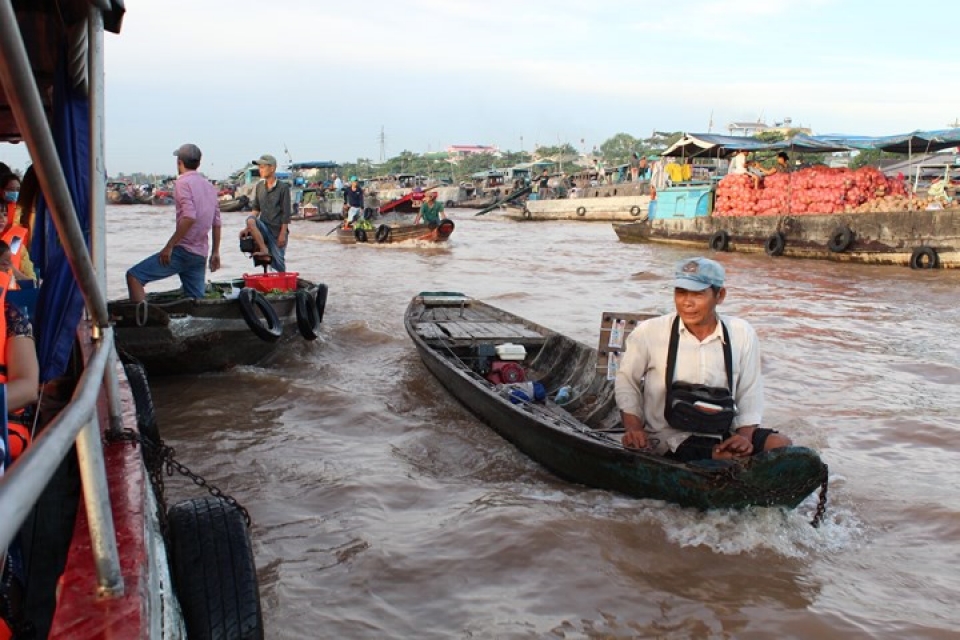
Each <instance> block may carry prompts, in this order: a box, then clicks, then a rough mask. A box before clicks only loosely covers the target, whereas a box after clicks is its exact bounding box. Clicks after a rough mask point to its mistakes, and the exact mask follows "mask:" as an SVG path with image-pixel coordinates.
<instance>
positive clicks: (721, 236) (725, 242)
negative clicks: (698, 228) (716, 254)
mask: <svg viewBox="0 0 960 640" xmlns="http://www.w3.org/2000/svg"><path fill="white" fill-rule="evenodd" d="M729 247H730V234H729V233H727V232H726V231H724V230H723V229H721V230H720V231H717V232H716V233H715V234H713V235H712V236H710V248H711V249H713V250H714V251H726V250H727V249H728V248H729Z"/></svg>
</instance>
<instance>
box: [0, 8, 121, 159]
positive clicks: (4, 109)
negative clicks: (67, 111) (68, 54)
mask: <svg viewBox="0 0 960 640" xmlns="http://www.w3.org/2000/svg"><path fill="white" fill-rule="evenodd" d="M91 5H93V6H96V7H98V8H100V9H101V10H102V13H103V28H104V29H106V30H107V31H110V32H112V33H119V32H120V26H121V23H122V22H123V14H124V11H125V9H124V6H123V0H14V2H13V10H14V13H15V14H16V16H17V24H18V25H19V27H20V33H21V34H22V36H23V42H24V45H26V48H27V57H29V58H30V66H31V68H32V69H33V76H34V78H35V79H36V82H37V88H38V89H39V90H40V97H41V100H43V106H44V109H45V111H46V112H47V114H48V115H49V113H50V99H51V98H50V96H51V95H52V87H53V80H54V72H55V71H56V68H57V55H58V54H59V53H60V49H59V48H58V47H56V46H50V43H51V42H59V41H60V40H61V39H63V38H64V34H66V33H67V32H68V31H70V30H71V29H73V27H74V26H75V25H77V24H81V23H82V22H83V21H84V20H86V18H87V15H88V14H89V11H90V6H91ZM84 34H85V32H84ZM76 46H82V47H83V48H84V50H85V49H86V40H85V39H84V40H82V42H81V41H79V40H77V45H76ZM81 53H82V51H81ZM74 57H75V58H77V59H85V57H84V56H78V55H74ZM85 73H86V70H85V69H84V70H83V74H82V77H77V78H75V79H76V80H77V81H78V84H80V85H82V86H83V87H84V89H85V87H86V75H85ZM22 140H23V136H22V133H21V131H20V129H19V127H18V126H17V123H16V120H15V119H14V117H13V111H12V109H11V107H10V101H9V100H8V98H7V94H6V91H5V90H4V89H3V87H2V85H0V141H6V142H20V141H22Z"/></svg>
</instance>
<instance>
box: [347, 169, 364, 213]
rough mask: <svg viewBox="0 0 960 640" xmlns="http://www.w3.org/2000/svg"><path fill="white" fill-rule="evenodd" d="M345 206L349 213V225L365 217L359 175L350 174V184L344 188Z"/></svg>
mask: <svg viewBox="0 0 960 640" xmlns="http://www.w3.org/2000/svg"><path fill="white" fill-rule="evenodd" d="M343 208H344V210H345V211H346V214H347V221H346V224H347V225H350V224H352V223H353V222H355V221H356V220H357V219H362V218H363V189H361V188H360V182H359V181H358V180H357V176H350V186H349V187H347V188H346V189H344V190H343Z"/></svg>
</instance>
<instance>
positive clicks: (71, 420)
mask: <svg viewBox="0 0 960 640" xmlns="http://www.w3.org/2000/svg"><path fill="white" fill-rule="evenodd" d="M113 352H114V349H113V329H111V328H107V329H105V330H104V331H103V333H102V337H101V340H100V343H99V344H98V345H97V347H96V351H95V352H94V354H93V355H92V356H91V357H90V359H89V361H88V362H87V365H86V367H85V368H84V371H83V374H82V375H81V376H80V380H79V381H78V383H77V388H76V390H75V391H74V393H73V397H72V398H71V399H70V403H69V404H68V405H67V407H66V408H65V409H64V410H63V411H61V412H60V414H59V415H57V417H56V418H54V419H53V421H52V422H51V423H50V424H49V425H47V427H46V428H45V429H44V430H43V431H42V432H40V435H38V436H37V439H36V440H35V441H34V442H33V444H32V445H31V446H30V447H29V448H27V450H26V451H25V452H24V453H23V455H22V456H21V457H20V459H19V460H17V462H16V464H14V465H13V466H12V467H11V468H10V470H9V472H8V473H7V474H6V475H5V476H4V477H3V478H0V549H6V548H7V547H8V546H9V545H10V543H11V541H13V539H14V537H15V536H16V534H17V531H18V530H19V528H20V526H21V525H22V524H23V521H24V520H25V519H26V517H27V515H28V514H29V513H30V509H32V508H33V505H34V504H35V503H36V501H37V499H38V498H39V497H40V494H41V493H43V490H44V488H45V487H46V486H47V483H48V482H49V481H50V478H52V477H53V474H54V473H55V472H56V470H57V467H59V466H60V463H61V462H62V461H63V459H64V458H65V457H66V456H67V454H68V453H69V452H70V449H71V447H72V446H73V444H74V442H76V444H77V457H78V459H79V461H80V476H81V480H82V482H83V500H84V504H85V506H86V511H87V520H88V522H89V523H90V538H91V540H93V555H94V562H95V564H96V567H97V581H98V586H99V594H100V595H102V596H117V595H121V594H122V593H123V576H122V575H121V573H120V556H119V554H118V552H117V537H116V531H115V529H114V525H113V515H112V513H111V510H110V498H109V492H108V488H107V474H106V467H105V466H104V460H103V445H102V442H101V437H100V428H99V425H98V421H97V412H96V409H97V398H98V395H99V393H100V384H101V381H102V380H103V375H104V369H105V367H106V365H107V363H108V362H109V361H110V359H111V358H110V355H111V353H113Z"/></svg>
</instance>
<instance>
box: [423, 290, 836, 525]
mask: <svg viewBox="0 0 960 640" xmlns="http://www.w3.org/2000/svg"><path fill="white" fill-rule="evenodd" d="M647 317H650V316H644V315H639V314H627V313H619V314H613V313H605V314H604V324H605V326H606V327H607V329H606V330H602V331H601V340H600V344H601V348H600V349H595V348H592V347H589V346H587V345H585V344H582V343H580V342H577V341H575V340H573V339H571V338H568V337H566V336H564V335H561V334H559V333H557V332H555V331H551V330H550V329H546V328H544V327H542V326H540V325H538V324H535V323H533V322H530V321H529V320H525V319H523V318H521V317H518V316H516V315H513V314H511V313H509V312H507V311H503V310H501V309H498V308H496V307H493V306H490V305H488V304H485V303H483V302H481V301H479V300H475V299H473V298H470V297H468V296H465V295H463V294H461V293H450V292H422V293H420V294H419V295H417V296H415V297H414V298H413V300H412V301H411V302H410V304H409V306H408V307H407V310H406V316H405V318H404V324H405V326H406V329H407V333H408V334H409V335H410V337H411V338H412V340H413V342H414V345H415V346H416V348H417V351H418V352H419V353H420V357H421V359H422V360H423V363H424V364H425V365H426V367H427V369H429V370H430V372H431V373H433V375H434V376H436V378H437V380H439V381H440V383H441V384H442V385H443V386H444V387H446V388H447V390H448V391H449V392H450V393H451V394H452V395H453V396H454V397H455V398H457V400H459V401H460V402H461V403H462V404H464V405H465V406H466V407H467V408H468V409H470V410H471V411H472V412H473V413H474V414H476V416H477V417H479V418H480V419H481V420H483V422H485V423H487V424H488V425H490V426H491V427H492V428H493V429H494V430H495V431H496V432H497V433H499V434H500V435H501V436H503V437H504V438H505V439H507V440H509V441H510V442H512V443H513V444H514V445H515V446H516V447H517V448H518V449H520V450H521V451H522V452H523V453H525V454H526V455H528V456H529V457H530V458H532V459H533V460H535V461H537V462H539V463H540V464H542V465H543V466H545V467H546V468H547V469H549V470H550V471H552V472H553V473H555V474H556V475H558V476H560V477H561V478H565V479H567V480H570V481H573V482H578V483H581V484H584V485H587V486H591V487H597V488H600V489H609V490H614V491H619V492H622V493H624V494H627V495H630V496H635V497H637V498H653V499H659V500H665V501H668V502H672V503H676V504H679V505H683V506H688V507H697V508H700V509H715V508H742V507H746V506H750V505H758V506H783V507H789V508H793V507H795V506H797V505H798V504H799V503H800V502H802V501H803V500H804V499H805V498H806V497H807V496H809V495H810V494H811V493H813V492H814V491H815V490H816V489H817V488H818V487H822V490H821V500H825V496H826V481H827V466H826V465H825V464H824V463H823V462H822V461H821V459H820V457H819V456H818V455H817V453H816V452H815V451H813V450H811V449H808V448H806V447H787V448H784V449H778V450H774V451H770V452H765V453H761V454H758V455H755V456H752V457H750V458H748V459H746V460H743V461H735V462H725V461H724V462H720V461H703V462H696V463H689V464H686V463H681V462H677V461H674V460H669V459H667V458H664V457H663V456H660V455H657V454H655V453H649V452H643V451H638V450H635V449H628V448H625V447H624V446H623V445H622V444H621V442H620V441H621V438H622V436H623V428H622V425H621V423H620V417H619V412H618V411H617V408H616V404H615V399H614V389H613V381H612V380H611V379H608V378H609V376H608V373H607V372H608V370H609V369H608V365H609V361H610V358H611V356H613V357H614V358H615V356H616V353H615V352H613V351H611V350H610V349H609V347H608V346H607V345H608V344H609V342H610V330H609V327H610V326H611V325H612V324H613V323H615V322H616V321H617V320H623V321H624V322H623V323H622V325H623V326H624V329H623V332H624V335H625V334H626V333H628V332H629V330H630V329H632V328H633V327H635V326H636V324H637V322H639V321H641V320H643V319H645V318H647ZM503 344H512V345H522V346H523V347H524V350H525V353H526V355H525V357H524V358H523V360H522V361H519V362H515V363H513V365H512V366H514V367H516V365H519V366H521V367H522V368H523V371H524V374H523V375H524V378H525V380H526V381H534V380H535V381H538V382H540V383H541V384H542V385H543V387H544V388H545V390H546V395H547V397H546V400H545V401H542V402H526V401H522V400H521V401H519V402H517V398H516V397H515V396H514V395H510V391H511V386H510V385H504V384H497V383H496V381H493V382H492V381H491V379H494V380H495V376H492V375H491V374H490V371H491V370H495V369H496V368H497V366H498V365H497V358H496V355H495V354H496V353H497V352H496V347H497V346H499V345H503ZM501 365H502V362H501ZM514 375H515V369H514ZM561 387H569V388H570V389H571V391H572V399H571V400H570V401H569V402H568V403H566V404H564V405H562V406H561V405H558V404H556V403H555V402H554V401H553V400H552V398H554V396H555V393H556V391H557V390H558V389H560V388H561ZM515 402H516V403H515ZM818 511H822V509H820V510H818Z"/></svg>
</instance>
